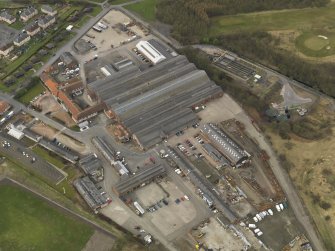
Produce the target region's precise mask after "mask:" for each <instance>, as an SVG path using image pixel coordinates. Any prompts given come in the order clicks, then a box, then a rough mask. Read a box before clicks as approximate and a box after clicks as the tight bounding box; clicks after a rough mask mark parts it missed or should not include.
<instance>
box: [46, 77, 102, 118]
mask: <svg viewBox="0 0 335 251" xmlns="http://www.w3.org/2000/svg"><path fill="white" fill-rule="evenodd" d="M40 78H41V80H42V82H43V83H44V85H45V86H46V87H47V88H48V89H49V91H50V92H51V93H52V95H53V96H54V97H55V98H56V99H57V101H58V102H59V103H60V104H61V105H62V107H63V108H64V109H65V110H67V112H69V113H70V114H71V116H72V119H73V120H74V121H75V122H76V123H80V122H82V121H85V120H87V119H89V118H92V117H94V116H96V115H97V114H98V112H100V111H102V110H103V109H104V107H105V106H104V104H103V103H97V104H95V105H92V106H88V107H87V108H85V109H82V108H81V107H80V106H79V105H78V104H77V103H76V102H75V101H74V100H73V98H72V95H73V93H75V92H76V91H78V90H82V89H83V88H84V87H83V84H82V82H81V81H73V83H71V81H67V82H66V83H58V82H56V81H55V79H53V78H52V77H51V76H50V75H49V74H48V73H47V72H44V73H42V74H41V76H40Z"/></svg>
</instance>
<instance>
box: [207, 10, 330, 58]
mask: <svg viewBox="0 0 335 251" xmlns="http://www.w3.org/2000/svg"><path fill="white" fill-rule="evenodd" d="M283 30H292V31H297V32H299V33H300V34H301V36H300V37H299V38H298V39H297V41H296V46H297V49H298V50H299V51H301V52H302V53H304V54H306V55H307V56H313V57H315V56H317V57H323V56H329V55H332V54H334V53H335V48H333V46H332V45H335V4H331V5H329V6H327V7H322V8H305V9H294V10H282V11H264V12H256V13H250V14H239V15H232V16H220V17H214V18H212V19H211V26H210V31H209V35H210V36H217V35H221V34H228V33H239V32H255V31H283ZM318 35H324V36H327V37H329V40H328V42H329V44H330V48H328V49H327V45H326V44H325V42H327V41H322V40H320V39H319V38H318V37H317V36H318ZM311 47H312V48H311Z"/></svg>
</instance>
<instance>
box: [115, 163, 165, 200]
mask: <svg viewBox="0 0 335 251" xmlns="http://www.w3.org/2000/svg"><path fill="white" fill-rule="evenodd" d="M165 174H166V170H165V167H164V166H163V165H161V164H156V165H154V166H151V167H149V168H146V169H144V170H142V171H140V172H138V173H136V174H135V175H133V176H130V177H129V178H127V179H124V180H121V181H120V182H119V184H117V185H116V186H115V187H113V190H114V191H115V192H116V193H117V194H118V195H119V196H122V195H124V194H126V193H129V192H131V191H133V190H135V189H136V188H138V187H140V186H141V185H142V184H145V183H148V182H151V181H153V180H155V179H156V178H157V177H162V176H164V175H165Z"/></svg>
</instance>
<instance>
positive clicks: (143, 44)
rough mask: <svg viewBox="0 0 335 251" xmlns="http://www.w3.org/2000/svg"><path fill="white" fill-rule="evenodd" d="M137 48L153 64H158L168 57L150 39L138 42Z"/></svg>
mask: <svg viewBox="0 0 335 251" xmlns="http://www.w3.org/2000/svg"><path fill="white" fill-rule="evenodd" d="M136 48H137V49H138V50H139V52H141V53H142V55H143V56H145V57H146V58H147V59H149V60H150V62H151V63H153V64H157V63H159V62H162V61H163V60H165V59H166V57H164V56H163V54H162V53H161V52H160V51H159V50H157V49H156V48H155V47H154V46H153V45H152V44H151V43H149V42H148V41H140V42H138V43H137V44H136Z"/></svg>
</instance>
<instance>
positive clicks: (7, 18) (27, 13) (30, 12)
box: [0, 5, 57, 24]
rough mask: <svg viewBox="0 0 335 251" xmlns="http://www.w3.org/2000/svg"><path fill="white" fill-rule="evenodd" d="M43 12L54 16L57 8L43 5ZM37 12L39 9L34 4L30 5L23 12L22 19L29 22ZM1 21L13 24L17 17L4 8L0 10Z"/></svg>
mask: <svg viewBox="0 0 335 251" xmlns="http://www.w3.org/2000/svg"><path fill="white" fill-rule="evenodd" d="M41 12H42V13H44V14H46V15H48V16H51V17H54V16H55V15H56V14H57V10H55V9H53V8H52V7H51V6H49V5H42V7H41ZM37 14H38V10H37V9H36V8H34V7H32V6H29V7H28V8H26V9H24V10H23V11H22V12H21V14H20V19H21V20H22V21H23V22H27V21H29V19H31V18H32V17H34V16H36V15H37ZM0 21H3V22H6V23H8V24H12V23H14V22H15V21H16V17H15V16H13V15H12V14H10V13H9V12H7V11H5V10H4V11H1V12H0Z"/></svg>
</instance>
